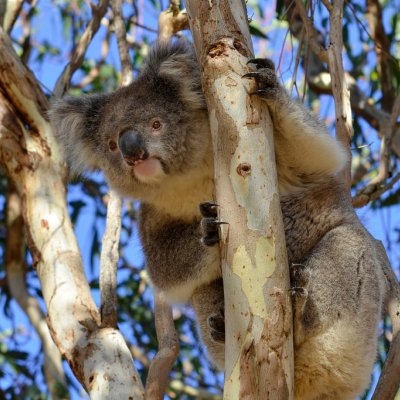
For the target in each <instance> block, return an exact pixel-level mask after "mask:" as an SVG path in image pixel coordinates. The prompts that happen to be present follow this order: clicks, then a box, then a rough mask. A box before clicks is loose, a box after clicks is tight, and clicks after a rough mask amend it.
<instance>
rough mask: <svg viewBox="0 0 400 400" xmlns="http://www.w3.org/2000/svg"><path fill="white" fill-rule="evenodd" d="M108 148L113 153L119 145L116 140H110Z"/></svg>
mask: <svg viewBox="0 0 400 400" xmlns="http://www.w3.org/2000/svg"><path fill="white" fill-rule="evenodd" d="M108 148H109V149H110V150H111V151H115V150H117V143H115V142H114V140H110V141H109V142H108Z"/></svg>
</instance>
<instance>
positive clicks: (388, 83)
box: [365, 0, 395, 112]
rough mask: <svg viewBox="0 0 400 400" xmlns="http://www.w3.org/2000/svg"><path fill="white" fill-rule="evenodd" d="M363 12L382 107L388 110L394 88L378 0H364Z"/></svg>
mask: <svg viewBox="0 0 400 400" xmlns="http://www.w3.org/2000/svg"><path fill="white" fill-rule="evenodd" d="M365 14H366V17H367V21H368V24H369V29H370V35H371V38H372V40H373V42H374V45H375V53H376V56H377V59H378V64H377V70H378V75H379V78H380V81H381V88H382V108H383V110H385V111H386V112H390V111H391V109H392V105H393V101H394V93H395V90H394V87H393V81H392V75H393V74H392V70H391V64H390V63H391V58H390V41H389V39H388V37H387V35H386V32H385V28H384V26H383V21H382V8H381V5H380V4H379V1H377V0H366V13H365Z"/></svg>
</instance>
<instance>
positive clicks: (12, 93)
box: [0, 29, 143, 399]
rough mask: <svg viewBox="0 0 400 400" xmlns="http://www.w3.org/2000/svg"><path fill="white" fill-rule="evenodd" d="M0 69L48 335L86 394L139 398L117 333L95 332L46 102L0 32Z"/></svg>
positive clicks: (1, 115) (2, 105)
mask: <svg viewBox="0 0 400 400" xmlns="http://www.w3.org/2000/svg"><path fill="white" fill-rule="evenodd" d="M0 70H1V71H2V73H1V75H0V119H1V122H2V123H1V125H2V126H5V127H6V128H7V127H8V126H10V125H11V124H13V122H15V120H17V119H19V120H21V123H19V124H14V126H12V127H10V128H9V129H6V130H4V129H2V130H1V132H0V134H1V140H0V143H1V147H0V160H1V161H2V163H3V165H4V167H5V169H6V171H7V174H8V175H9V176H10V177H11V178H12V179H13V181H14V182H15V185H16V188H17V190H18V192H19V193H20V195H21V196H22V201H23V215H24V224H25V227H26V232H27V237H26V240H27V244H28V247H29V250H30V252H31V255H32V258H33V265H34V267H36V269H37V273H38V276H39V279H40V282H41V286H42V290H43V297H44V301H45V303H46V306H47V310H48V315H47V323H48V326H49V329H50V332H51V335H52V338H53V340H54V342H55V343H56V345H57V347H58V348H59V350H60V351H61V353H62V354H63V355H64V356H65V358H66V359H67V361H68V363H69V364H70V366H71V369H72V370H73V372H74V374H75V376H76V377H77V379H78V380H79V381H80V382H81V383H82V385H83V386H84V387H85V389H86V390H87V391H88V393H89V394H90V396H91V398H101V397H100V396H103V397H102V398H104V396H106V397H108V398H112V397H110V394H112V395H111V396H113V397H114V398H115V396H119V397H121V398H128V397H129V396H133V395H134V396H136V397H134V398H135V399H136V398H138V399H139V398H143V387H142V385H141V382H140V379H139V376H138V374H137V371H136V370H135V368H134V366H133V363H132V357H131V354H130V352H129V349H128V347H127V345H126V343H125V341H124V339H123V337H122V335H121V334H120V332H119V331H118V330H116V329H111V328H106V329H100V315H99V312H98V309H97V307H96V305H95V303H94V301H93V299H92V297H91V294H90V288H89V285H88V283H87V280H86V277H85V275H84V272H83V267H82V261H81V256H80V252H79V248H78V245H77V243H76V238H75V236H74V233H73V230H72V224H71V221H70V219H69V215H68V210H67V205H66V201H65V186H64V180H65V175H66V174H65V166H64V161H63V159H62V157H61V155H60V152H59V149H58V145H57V142H56V140H55V138H54V136H53V133H52V129H51V126H50V125H49V123H48V122H47V120H46V116H45V115H46V114H45V113H46V110H47V106H48V103H47V99H46V97H45V96H44V94H43V93H42V92H41V90H40V88H39V85H38V84H37V82H36V80H35V78H34V76H33V75H32V73H31V72H30V71H28V70H27V69H26V68H25V67H24V66H23V65H22V63H21V62H20V60H19V59H18V56H17V55H16V54H15V51H14V49H13V47H12V45H11V42H10V40H9V38H8V37H7V35H5V34H4V32H3V31H2V30H1V29H0ZM16 116H17V117H18V118H16ZM6 145H8V146H6ZM120 382H124V385H121V383H120Z"/></svg>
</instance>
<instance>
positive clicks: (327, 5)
mask: <svg viewBox="0 0 400 400" xmlns="http://www.w3.org/2000/svg"><path fill="white" fill-rule="evenodd" d="M321 2H322V3H323V5H324V6H325V8H326V9H327V10H328V11H329V12H331V10H332V4H331V3H329V0H321Z"/></svg>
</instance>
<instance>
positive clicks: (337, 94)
mask: <svg viewBox="0 0 400 400" xmlns="http://www.w3.org/2000/svg"><path fill="white" fill-rule="evenodd" d="M343 5H344V1H343V0H333V1H332V7H331V9H330V10H329V20H330V32H329V41H330V43H329V47H328V63H329V72H330V75H331V79H332V93H333V97H334V99H335V114H336V137H337V139H338V140H339V141H340V142H341V143H342V144H343V146H344V148H345V149H346V152H347V154H348V157H349V159H348V163H347V168H346V169H345V170H344V171H343V181H344V183H345V185H346V186H347V188H348V191H349V192H350V188H351V151H350V143H351V138H352V137H353V124H352V115H351V105H350V93H349V90H348V88H347V84H346V81H345V78H344V70H343V60H342V50H343V36H342V30H343V26H342V21H343Z"/></svg>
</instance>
